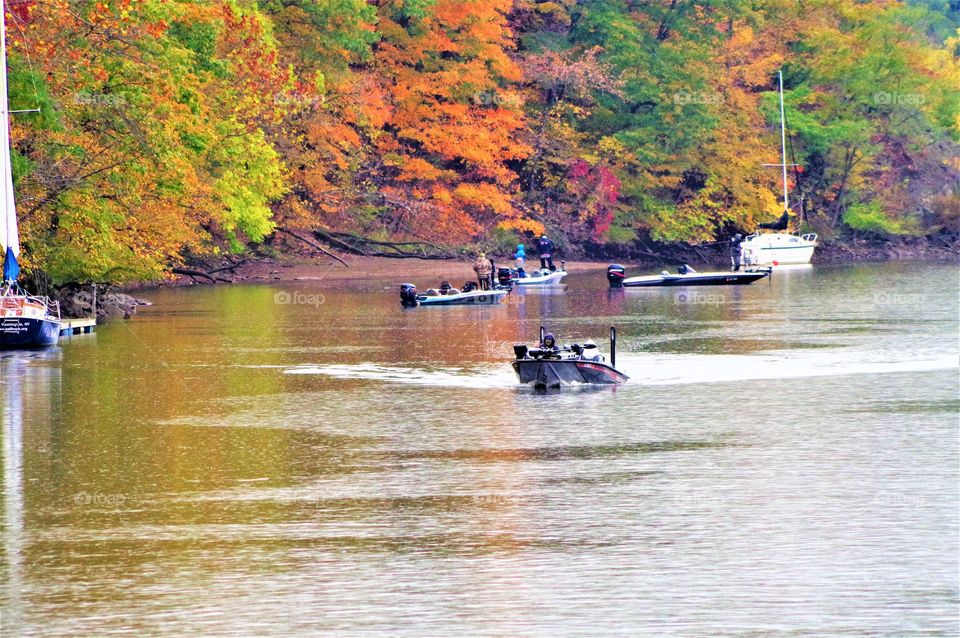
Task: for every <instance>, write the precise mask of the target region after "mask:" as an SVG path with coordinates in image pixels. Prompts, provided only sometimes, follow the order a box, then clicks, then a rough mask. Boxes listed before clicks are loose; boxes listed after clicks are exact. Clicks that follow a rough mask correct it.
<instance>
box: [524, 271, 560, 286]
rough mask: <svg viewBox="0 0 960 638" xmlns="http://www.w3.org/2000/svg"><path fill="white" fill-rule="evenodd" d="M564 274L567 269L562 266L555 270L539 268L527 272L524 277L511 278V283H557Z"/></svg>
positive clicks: (537, 284)
mask: <svg viewBox="0 0 960 638" xmlns="http://www.w3.org/2000/svg"><path fill="white" fill-rule="evenodd" d="M566 276H567V271H566V270H565V269H564V268H563V267H560V268H559V269H557V270H550V269H548V268H541V269H540V270H534V271H533V272H531V273H527V276H526V277H523V278H519V279H513V280H512V281H511V283H512V284H513V285H514V286H549V285H551V284H559V283H560V282H561V281H562V280H563V278H564V277H566Z"/></svg>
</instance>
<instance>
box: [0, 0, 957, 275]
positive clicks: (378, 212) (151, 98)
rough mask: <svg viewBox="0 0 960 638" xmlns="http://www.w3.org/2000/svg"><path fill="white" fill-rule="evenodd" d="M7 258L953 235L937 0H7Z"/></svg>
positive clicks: (944, 35) (947, 99) (946, 50)
mask: <svg viewBox="0 0 960 638" xmlns="http://www.w3.org/2000/svg"><path fill="white" fill-rule="evenodd" d="M6 7H7V11H6V14H5V19H6V25H7V38H8V49H9V52H8V55H9V60H8V64H9V74H10V79H9V84H10V108H11V109H14V110H20V109H35V108H39V109H40V111H39V113H18V114H15V115H14V116H13V123H12V142H13V146H14V148H13V163H14V175H15V180H16V192H17V199H18V213H19V216H20V223H21V233H22V241H23V245H24V254H23V255H22V261H23V263H24V266H25V267H26V268H27V269H34V270H36V271H38V272H43V273H45V275H46V276H47V277H49V278H50V279H51V280H52V281H54V282H55V283H65V282H74V281H77V282H90V281H95V282H122V281H134V280H147V279H156V278H160V277H163V276H164V275H165V274H166V273H169V271H170V269H171V268H173V267H175V266H178V265H181V264H183V263H184V262H185V261H189V260H191V259H194V258H203V257H209V256H214V255H218V254H224V253H228V252H238V251H243V250H245V249H246V248H248V247H249V246H250V245H251V244H256V243H257V242H261V241H263V240H264V239H265V238H268V237H269V236H270V235H271V234H272V233H274V232H275V230H276V229H277V228H286V229H294V230H298V229H304V230H312V229H324V230H327V231H338V232H349V233H355V234H357V235H362V236H366V237H372V238H379V239H396V240H410V241H428V242H436V243H441V244H444V245H448V246H464V245H468V244H484V243H486V244H488V245H490V244H493V243H496V242H506V241H515V240H516V238H526V237H530V236H532V235H533V234H535V233H540V232H544V231H547V232H549V233H551V234H552V235H553V236H555V237H557V238H558V239H559V240H560V241H562V242H566V243H569V244H572V245H585V244H590V243H592V244H604V243H605V244H621V245H627V244H630V243H631V242H633V241H635V240H636V239H637V238H638V237H640V238H644V237H649V238H652V239H654V240H661V241H684V242H702V241H710V240H712V239H715V238H717V237H722V236H724V235H725V234H727V233H730V232H732V231H734V230H748V231H749V230H753V229H755V228H756V225H757V224H758V223H760V222H765V221H770V220H772V219H775V218H776V217H778V216H779V214H780V212H781V211H782V206H783V204H782V201H781V199H780V197H781V187H780V173H779V169H776V168H771V167H769V166H764V165H765V164H768V165H769V164H777V163H779V162H780V134H779V113H780V112H779V102H778V96H777V72H778V71H780V70H782V72H783V81H784V91H785V103H786V120H787V125H788V133H789V142H788V163H790V164H792V166H791V168H790V177H789V187H790V189H791V192H792V193H793V201H792V204H793V206H792V208H793V211H794V213H795V215H797V217H796V221H797V222H799V221H801V216H800V215H799V213H800V212H801V209H802V212H803V216H802V220H803V221H804V223H805V224H806V225H808V226H809V227H811V228H812V229H813V230H815V231H816V232H819V233H821V235H822V236H825V237H832V236H840V235H841V234H843V233H851V232H860V233H873V234H879V235H911V234H912V235H921V234H933V233H937V232H958V231H960V204H958V201H960V198H958V195H960V193H958V173H960V154H958V140H960V109H958V92H957V78H958V77H960V75H958V71H960V68H958V66H960V65H958V56H960V35H958V33H960V32H958V26H960V3H958V2H957V0H949V1H931V2H918V1H914V2H898V1H893V0H875V1H871V2H862V1H859V0H767V1H765V2H763V3H757V2H748V1H746V0H699V1H696V0H646V1H632V0H590V1H587V2H576V1H574V0H557V1H554V2H537V1H535V0H371V1H369V2H367V1H363V0H259V1H255V0H196V1H192V0H69V1H68V0H42V1H40V0H36V1H33V0H7V2H6Z"/></svg>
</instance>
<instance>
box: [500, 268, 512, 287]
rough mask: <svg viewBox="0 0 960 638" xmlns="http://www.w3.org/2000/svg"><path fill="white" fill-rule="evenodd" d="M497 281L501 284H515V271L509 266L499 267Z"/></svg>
mask: <svg viewBox="0 0 960 638" xmlns="http://www.w3.org/2000/svg"><path fill="white" fill-rule="evenodd" d="M497 283H499V284H500V285H501V286H511V285H513V271H512V270H511V269H509V268H504V267H500V268H497Z"/></svg>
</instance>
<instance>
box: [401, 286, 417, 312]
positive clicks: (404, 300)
mask: <svg viewBox="0 0 960 638" xmlns="http://www.w3.org/2000/svg"><path fill="white" fill-rule="evenodd" d="M400 305H401V306H403V307H404V308H413V307H415V306H416V305H417V287H416V286H414V285H413V284H400Z"/></svg>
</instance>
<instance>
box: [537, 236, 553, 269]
mask: <svg viewBox="0 0 960 638" xmlns="http://www.w3.org/2000/svg"><path fill="white" fill-rule="evenodd" d="M554 250H555V247H554V245H553V242H552V241H550V240H549V239H547V236H546V235H541V236H540V239H539V241H537V254H539V255H540V267H541V268H549V269H550V272H554V271H555V270H556V269H557V267H556V266H554V265H553V251H554Z"/></svg>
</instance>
